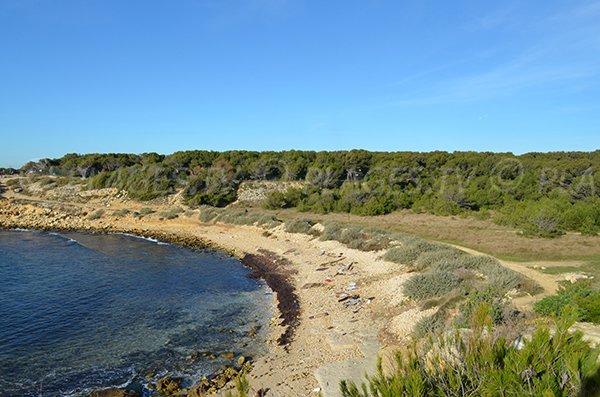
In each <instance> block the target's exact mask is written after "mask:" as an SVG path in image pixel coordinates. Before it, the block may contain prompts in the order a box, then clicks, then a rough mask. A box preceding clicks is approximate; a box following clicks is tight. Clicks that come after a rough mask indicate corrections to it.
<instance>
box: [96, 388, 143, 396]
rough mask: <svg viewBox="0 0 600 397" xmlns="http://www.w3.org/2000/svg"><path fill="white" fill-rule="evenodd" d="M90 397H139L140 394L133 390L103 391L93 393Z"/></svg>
mask: <svg viewBox="0 0 600 397" xmlns="http://www.w3.org/2000/svg"><path fill="white" fill-rule="evenodd" d="M90 397H140V394H139V393H138V392H136V391H133V390H123V389H105V390H96V391H93V392H92V393H91V394H90Z"/></svg>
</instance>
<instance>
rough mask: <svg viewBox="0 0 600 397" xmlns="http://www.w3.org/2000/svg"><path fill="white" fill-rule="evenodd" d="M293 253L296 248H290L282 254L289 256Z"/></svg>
mask: <svg viewBox="0 0 600 397" xmlns="http://www.w3.org/2000/svg"><path fill="white" fill-rule="evenodd" d="M293 252H296V248H290V249H289V250H287V251H285V252H284V253H283V254H284V255H287V254H291V253H293Z"/></svg>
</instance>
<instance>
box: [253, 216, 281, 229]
mask: <svg viewBox="0 0 600 397" xmlns="http://www.w3.org/2000/svg"><path fill="white" fill-rule="evenodd" d="M281 223H282V222H281V221H280V220H279V219H277V217H276V216H275V215H262V216H260V217H259V218H258V219H257V220H256V224H257V225H258V226H264V227H266V228H268V229H272V228H274V227H277V226H279V225H280V224H281Z"/></svg>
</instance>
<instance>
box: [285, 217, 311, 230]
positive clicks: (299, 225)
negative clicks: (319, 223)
mask: <svg viewBox="0 0 600 397" xmlns="http://www.w3.org/2000/svg"><path fill="white" fill-rule="evenodd" d="M314 224H315V222H313V221H311V220H310V219H295V220H292V221H288V222H286V223H285V231H286V232H288V233H302V234H310V232H311V229H312V227H313V226H314Z"/></svg>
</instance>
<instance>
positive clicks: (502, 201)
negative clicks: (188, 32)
mask: <svg viewBox="0 0 600 397" xmlns="http://www.w3.org/2000/svg"><path fill="white" fill-rule="evenodd" d="M599 167H600V151H595V152H590V153H584V152H568V153H529V154H525V155H521V156H515V155H513V154H511V153H475V152H455V153H446V152H432V153H414V152H397V153H385V152H367V151H363V150H352V151H347V152H345V151H338V152H308V151H287V152H248V151H228V152H208V151H186V152H177V153H173V154H171V155H168V156H163V155H159V154H156V153H145V154H141V155H132V154H90V155H83V156H80V155H77V154H69V155H66V156H64V157H63V158H60V159H43V160H40V161H38V162H36V163H28V164H26V165H25V166H24V167H23V168H22V169H21V172H22V173H28V174H33V175H62V176H77V177H81V178H87V179H86V183H87V186H88V187H89V188H104V187H116V188H119V189H124V190H126V191H127V192H128V193H129V196H130V197H132V198H134V199H140V200H150V199H153V198H156V197H161V196H164V195H167V194H170V193H173V192H174V191H175V190H176V189H183V190H184V197H185V199H186V200H187V202H188V203H189V204H191V205H203V204H208V205H211V206H217V207H222V206H225V205H227V204H230V203H232V202H233V201H235V200H236V189H237V187H238V186H239V184H240V183H241V182H243V181H251V180H274V181H302V182H303V183H304V187H303V188H294V189H289V190H288V191H287V192H273V193H271V194H270V195H269V196H268V198H267V200H266V201H265V203H264V205H265V206H266V207H267V208H271V209H276V208H297V209H299V210H300V211H310V212H316V213H327V212H347V213H352V214H358V215H380V214H386V213H390V212H392V211H395V210H399V209H412V210H414V211H426V212H430V213H434V214H440V215H457V214H475V215H477V216H478V217H480V218H485V219H487V218H488V217H492V218H493V219H494V220H495V221H497V222H499V223H502V224H507V225H510V226H514V227H518V228H520V229H521V230H522V231H523V234H525V235H535V236H544V237H553V236H557V235H560V234H561V233H563V232H564V231H577V232H581V233H584V234H589V235H594V234H597V233H598V232H599V231H600V190H599V189H596V185H597V183H598V181H599V179H600V176H598V174H597V173H596V172H595V171H596V170H598V168H599Z"/></svg>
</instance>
